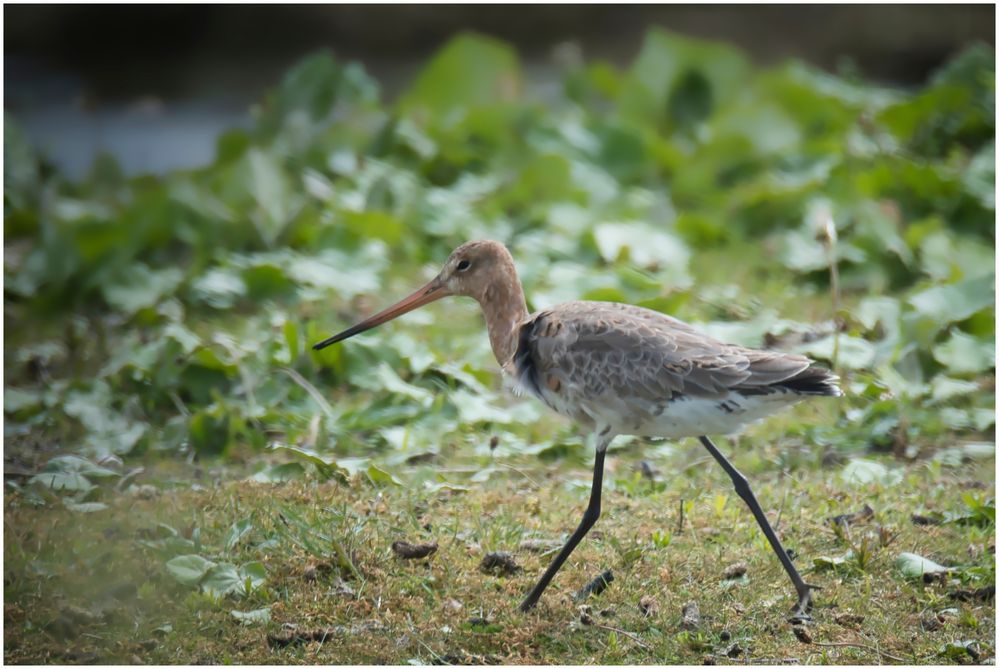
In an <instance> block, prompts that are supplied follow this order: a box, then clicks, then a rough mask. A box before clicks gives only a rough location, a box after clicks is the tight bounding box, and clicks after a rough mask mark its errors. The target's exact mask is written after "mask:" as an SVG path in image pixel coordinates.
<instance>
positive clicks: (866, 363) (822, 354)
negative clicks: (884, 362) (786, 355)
mask: <svg viewBox="0 0 999 669" xmlns="http://www.w3.org/2000/svg"><path fill="white" fill-rule="evenodd" d="M837 338H838V339H839V342H838V344H839V348H838V350H837V341H836V340H837ZM794 352H795V353H803V354H805V355H808V356H811V357H813V358H818V359H819V360H830V361H831V360H832V359H833V357H834V354H835V358H836V364H837V365H840V366H842V367H845V368H846V369H868V368H870V366H871V365H872V364H873V362H874V357H875V355H876V353H877V351H876V349H875V348H874V345H873V344H871V343H870V342H869V341H867V340H866V339H861V338H860V337H851V336H850V335H846V334H842V333H840V334H839V335H835V334H833V335H829V336H828V337H823V338H822V339H816V340H815V341H811V342H808V343H807V344H804V345H802V346H799V347H797V348H795V349H794Z"/></svg>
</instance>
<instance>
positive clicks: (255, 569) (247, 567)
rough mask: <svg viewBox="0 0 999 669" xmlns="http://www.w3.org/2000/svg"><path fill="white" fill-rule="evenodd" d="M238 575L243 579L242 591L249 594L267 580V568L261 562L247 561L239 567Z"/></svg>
mask: <svg viewBox="0 0 999 669" xmlns="http://www.w3.org/2000/svg"><path fill="white" fill-rule="evenodd" d="M239 577H240V579H242V581H243V588H244V590H243V592H244V594H247V595H249V594H250V593H252V592H253V591H254V590H256V589H257V588H259V587H260V586H262V585H263V584H264V583H265V582H266V581H267V569H266V568H265V567H264V565H263V563H261V562H247V563H246V564H244V565H243V566H242V567H240V568H239Z"/></svg>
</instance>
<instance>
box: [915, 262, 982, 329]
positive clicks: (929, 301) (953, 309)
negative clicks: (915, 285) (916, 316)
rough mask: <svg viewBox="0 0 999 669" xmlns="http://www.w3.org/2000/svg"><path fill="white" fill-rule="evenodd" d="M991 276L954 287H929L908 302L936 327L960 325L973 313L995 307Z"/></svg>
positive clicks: (953, 285) (948, 285)
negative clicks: (944, 324) (934, 321)
mask: <svg viewBox="0 0 999 669" xmlns="http://www.w3.org/2000/svg"><path fill="white" fill-rule="evenodd" d="M995 302H996V290H995V274H994V273H990V274H988V275H986V276H981V277H977V278H974V279H967V280H965V281H960V282H958V283H951V284H945V285H940V286H933V287H932V288H928V289H927V290H924V291H922V292H921V293H917V294H916V295H913V296H912V297H910V298H909V303H910V304H912V306H914V307H915V308H916V310H917V311H919V312H920V313H923V314H925V315H927V316H929V317H931V318H933V319H935V320H936V321H937V322H939V323H954V322H957V321H963V320H964V319H966V318H969V317H971V316H973V315H974V314H975V313H977V312H979V311H981V310H983V309H987V308H989V307H993V308H994V307H995Z"/></svg>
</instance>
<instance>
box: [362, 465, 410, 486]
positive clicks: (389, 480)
mask: <svg viewBox="0 0 999 669" xmlns="http://www.w3.org/2000/svg"><path fill="white" fill-rule="evenodd" d="M367 474H368V478H369V479H371V482H372V483H374V484H375V485H394V486H402V481H400V480H399V479H397V478H396V477H394V476H393V475H392V474H390V473H389V472H387V471H385V470H384V469H381V468H380V467H377V466H376V465H371V466H370V467H368V471H367Z"/></svg>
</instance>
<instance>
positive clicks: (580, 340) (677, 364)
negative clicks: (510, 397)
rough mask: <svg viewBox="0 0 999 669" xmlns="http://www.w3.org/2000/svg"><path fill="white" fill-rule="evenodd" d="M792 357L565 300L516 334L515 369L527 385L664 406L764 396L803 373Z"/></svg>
mask: <svg viewBox="0 0 999 669" xmlns="http://www.w3.org/2000/svg"><path fill="white" fill-rule="evenodd" d="M810 364H811V361H810V360H809V359H808V358H805V357H803V356H797V355H788V354H784V353H776V352H770V351H761V350H755V349H747V348H744V347H741V346H736V345H733V344H725V343H722V342H719V341H717V340H715V339H712V338H710V337H708V336H706V335H704V334H702V333H700V332H698V331H697V330H696V329H695V328H693V327H691V326H690V325H688V324H686V323H684V322H683V321H679V320H676V319H675V318H671V317H669V316H666V315H665V314H661V313H658V312H655V311H651V310H649V309H643V308H641V307H635V306H631V305H624V304H615V303H609V302H568V303H565V304H561V305H558V306H556V307H553V308H551V309H547V310H544V311H541V312H539V313H538V314H536V315H534V316H533V317H532V318H531V319H529V320H528V321H527V322H526V323H525V324H524V325H523V326H522V328H521V332H520V345H519V347H518V350H517V355H516V358H515V366H516V367H517V373H518V375H519V376H520V378H521V380H522V381H524V382H526V383H527V385H528V387H531V385H532V384H533V387H534V389H538V388H539V387H540V384H544V385H546V386H547V387H548V388H549V389H554V388H556V387H558V386H561V385H563V384H565V385H568V386H569V387H570V388H574V389H575V390H576V391H577V392H582V393H585V394H586V396H588V397H592V398H596V397H600V396H603V395H605V394H606V393H612V394H614V395H615V396H617V397H621V398H625V397H632V398H641V399H646V400H649V401H652V402H663V401H668V400H670V399H672V398H673V397H675V396H677V395H693V396H699V397H721V396H724V395H725V394H727V392H728V391H729V390H733V389H740V390H749V391H752V390H754V389H755V390H757V391H763V390H764V389H765V388H766V387H767V386H771V385H773V384H779V383H780V382H781V381H784V380H786V379H789V378H791V377H794V376H795V375H797V374H799V373H801V372H802V371H803V370H805V369H807V368H808V367H809V365H810Z"/></svg>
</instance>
